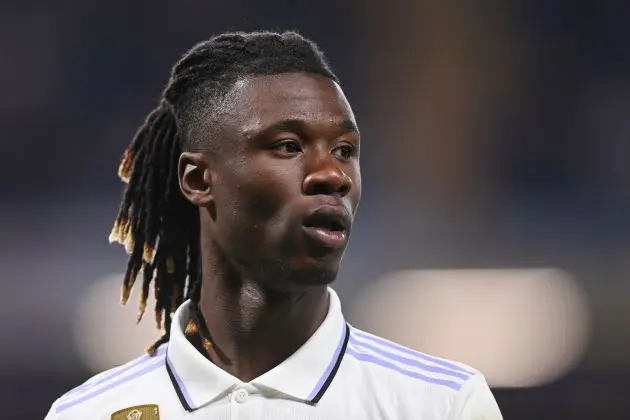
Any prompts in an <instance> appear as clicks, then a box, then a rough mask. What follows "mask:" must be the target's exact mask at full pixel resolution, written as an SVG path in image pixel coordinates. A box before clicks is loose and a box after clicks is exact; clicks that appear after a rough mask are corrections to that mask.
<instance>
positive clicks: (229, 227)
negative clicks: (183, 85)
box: [179, 73, 361, 381]
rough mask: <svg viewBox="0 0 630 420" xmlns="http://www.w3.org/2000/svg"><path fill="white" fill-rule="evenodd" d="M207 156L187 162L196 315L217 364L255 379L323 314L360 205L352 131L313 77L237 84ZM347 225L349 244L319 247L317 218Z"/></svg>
mask: <svg viewBox="0 0 630 420" xmlns="http://www.w3.org/2000/svg"><path fill="white" fill-rule="evenodd" d="M201 131H202V132H203V133H207V134H206V136H207V137H208V138H207V139H204V140H205V141H207V144H211V145H212V147H208V148H206V150H204V151H203V152H195V153H193V152H186V153H183V154H182V156H181V158H180V162H179V181H180V187H181V190H182V193H183V194H184V196H185V197H186V198H187V199H188V200H189V201H190V202H192V203H193V204H195V205H196V206H197V207H198V208H199V211H200V222H201V223H200V229H201V232H200V238H201V239H200V241H201V257H202V289H201V299H200V307H201V311H202V315H203V317H204V320H205V321H206V324H207V326H208V329H209V331H210V332H211V334H212V338H213V344H214V353H213V354H211V358H212V360H213V362H214V363H216V364H217V365H218V366H219V367H221V368H223V369H224V370H225V371H227V372H228V373H230V374H232V375H233V376H235V377H237V378H239V379H241V380H243V381H249V380H252V379H254V378H256V377H258V376H260V375H261V374H263V373H264V372H266V371H268V370H270V369H272V368H273V367H274V366H276V365H278V364H279V363H281V362H282V361H283V360H285V359H286V358H288V357H289V356H290V355H291V354H292V353H294V352H295V351H296V350H297V349H298V348H299V347H300V346H301V345H302V344H304V343H305V342H306V340H307V339H308V338H309V337H310V336H311V335H312V334H313V333H314V332H315V330H316V329H317V328H318V327H319V325H320V324H321V323H322V321H323V320H324V318H325V316H326V313H327V310H328V293H327V285H328V284H329V283H331V282H332V281H333V280H334V279H335V277H336V276H337V271H338V269H339V264H340V262H341V259H342V256H343V253H344V251H345V248H346V246H347V243H348V238H349V236H350V227H351V222H352V219H353V217H354V214H355V213H356V210H357V207H358V204H359V200H360V196H361V175H360V167H359V132H358V129H356V122H355V118H354V115H353V113H352V109H351V108H350V105H349V103H348V101H347V99H346V98H345V96H344V94H343V92H342V90H341V88H340V87H339V86H338V85H337V84H336V83H335V82H333V81H331V80H329V79H327V78H325V77H322V76H318V75H312V74H308V73H285V74H280V75H273V76H250V77H247V78H244V79H241V80H239V81H237V82H236V83H235V85H234V86H233V88H232V89H231V90H230V92H229V93H228V94H227V96H226V98H225V101H223V103H222V105H221V107H220V112H219V118H218V119H217V118H214V119H213V121H212V127H206V128H205V129H204V130H201ZM322 208H323V209H326V210H330V211H335V212H337V213H340V214H344V215H345V217H346V220H347V221H348V223H349V226H348V229H347V231H346V237H345V241H342V243H337V244H336V245H334V246H332V245H331V244H326V243H322V242H318V241H314V240H313V238H312V237H310V236H309V235H308V234H307V233H306V230H305V229H304V223H305V219H306V218H307V217H308V216H309V215H310V214H312V212H313V211H314V210H317V209H322Z"/></svg>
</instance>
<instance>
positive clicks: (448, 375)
mask: <svg viewBox="0 0 630 420" xmlns="http://www.w3.org/2000/svg"><path fill="white" fill-rule="evenodd" d="M346 354H347V355H348V356H350V357H351V358H353V359H355V360H357V361H359V362H361V363H362V364H364V365H365V366H366V367H368V368H369V367H374V368H378V370H377V371H379V372H383V373H385V372H388V374H390V373H391V374H392V375H397V376H399V377H400V378H401V380H402V378H409V379H412V380H414V381H413V382H417V383H422V384H428V385H433V386H436V387H440V388H444V389H447V390H451V391H455V392H457V391H460V390H462V388H463V387H464V386H465V384H466V383H467V382H469V381H470V380H471V379H473V378H475V377H482V376H483V375H481V373H480V372H479V371H478V370H476V369H474V368H472V367H470V366H468V365H466V364H464V363H460V362H456V361H453V360H448V359H444V358H441V357H436V356H432V355H429V354H426V353H422V352H419V351H416V350H412V349H410V348H408V347H405V346H403V345H401V344H398V343H395V342H393V341H390V340H387V339H385V338H382V337H379V336H376V335H374V334H370V333H368V332H365V331H362V330H360V329H358V328H354V327H350V337H349V339H348V346H347V350H346ZM423 386H426V385H423Z"/></svg>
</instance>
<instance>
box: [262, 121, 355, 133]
mask: <svg viewBox="0 0 630 420" xmlns="http://www.w3.org/2000/svg"><path fill="white" fill-rule="evenodd" d="M307 126H308V123H306V122H305V121H304V120H301V119H286V120H281V121H278V122H276V123H274V124H271V125H269V126H267V127H265V128H263V129H262V130H260V132H259V134H268V133H273V132H283V131H291V132H302V131H305V129H306V127H307ZM337 127H338V128H339V129H340V131H343V132H344V133H356V134H359V128H358V127H357V125H356V123H355V122H354V121H352V120H343V121H341V122H340V123H339V124H338V125H337Z"/></svg>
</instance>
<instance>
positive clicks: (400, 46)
mask: <svg viewBox="0 0 630 420" xmlns="http://www.w3.org/2000/svg"><path fill="white" fill-rule="evenodd" d="M628 21H630V2H622V1H608V2H601V1H600V2H598V1H579V0H575V1H559V0H556V1H554V0H544V1H543V0H528V1H519V0H509V1H505V0H503V1H499V0H480V1H473V2H461V1H455V0H423V1H418V2H408V1H403V0H390V1H388V2H377V1H374V0H363V1H357V0H319V1H318V2H312V3H308V4H305V3H303V2H297V1H291V0H267V1H265V2H255V1H247V0H232V1H228V2H213V1H193V0H181V1H178V2H174V1H165V0H152V1H151V2H125V1H121V0H112V1H109V2H89V3H79V2H76V1H74V2H72V1H63V0H62V1H57V2H43V1H41V0H39V1H37V0H23V1H15V0H3V1H2V3H1V4H0V34H1V35H0V48H1V49H2V55H3V60H2V66H0V92H1V94H0V177H1V179H3V182H2V183H0V251H1V252H0V266H1V267H2V270H1V271H0V342H2V343H4V344H3V345H2V346H1V347H0V371H1V372H2V378H3V380H2V382H1V383H0V403H1V406H2V417H3V418H5V419H15V420H22V419H38V418H39V419H43V417H44V415H45V414H46V412H47V410H48V408H49V407H50V404H51V403H52V402H53V400H54V399H55V398H57V397H58V396H60V395H61V394H62V393H64V392H65V391H67V390H68V389H70V388H72V387H74V386H76V385H77V384H79V383H81V382H82V381H84V380H85V379H86V378H88V377H89V376H91V375H92V374H93V373H94V372H96V371H100V370H102V369H106V368H109V367H112V366H113V365H116V364H118V363H121V362H123V361H125V360H127V359H129V358H131V357H135V356H136V355H138V354H140V353H141V352H142V349H143V348H144V347H145V346H146V345H147V344H149V343H151V342H152V340H153V339H154V338H155V337H157V336H158V332H157V331H155V329H154V325H153V323H152V322H151V317H147V318H146V320H145V321H144V322H143V323H142V324H141V325H140V326H135V324H134V322H133V319H134V316H135V314H136V307H135V300H133V302H134V303H133V304H131V305H130V306H129V307H127V308H121V307H120V306H119V305H118V298H119V285H120V282H121V278H122V272H123V271H124V267H125V262H126V255H125V253H124V251H123V250H122V248H121V247H118V246H110V245H109V244H108V242H107V237H108V234H109V231H110V229H111V226H112V222H113V219H114V216H115V214H116V211H117V208H118V203H119V198H120V193H121V191H122V184H121V183H120V182H119V180H118V177H117V175H116V171H117V167H118V162H119V157H120V155H121V152H122V150H123V149H124V147H125V146H126V144H127V143H128V141H129V139H130V138H131V137H132V136H133V134H134V131H135V129H136V127H137V126H138V125H139V124H140V123H141V122H142V120H143V119H144V117H145V115H146V114H147V113H148V112H149V111H150V110H151V109H152V108H153V106H154V105H155V103H156V101H157V100H158V98H159V95H160V92H161V90H162V88H163V86H164V85H165V83H166V80H167V78H168V75H169V71H170V67H171V66H172V64H173V63H174V62H175V61H176V60H177V59H178V57H179V56H180V55H181V54H182V53H183V52H184V51H185V50H186V49H187V48H189V47H190V46H192V45H193V44H194V43H196V42H197V41H200V40H203V39H206V38H208V37H210V36H211V35H213V34H216V33H220V32H222V31H225V30H252V29H261V28H262V29H297V30H299V31H300V32H302V33H303V34H304V35H306V36H308V37H310V38H312V39H314V40H315V41H316V42H318V43H319V44H320V46H321V47H322V48H323V49H324V51H325V52H326V53H327V54H328V57H329V59H330V61H331V62H332V64H333V68H334V69H335V70H336V71H337V73H338V75H339V76H340V77H341V80H342V81H343V83H344V89H345V92H346V94H347V96H348V97H349V99H350V101H351V103H352V104H353V107H354V109H355V113H356V115H357V118H358V121H359V125H360V127H361V129H362V138H363V145H362V169H363V178H364V196H363V202H362V206H361V208H360V211H359V216H358V219H357V223H356V227H355V230H354V233H353V238H352V241H351V245H350V249H349V251H348V252H347V254H346V257H345V262H344V266H343V270H342V272H341V274H340V278H339V281H338V283H337V284H336V289H337V290H338V292H339V294H340V295H341V297H342V300H343V302H344V306H345V310H346V314H347V317H348V319H349V321H350V322H351V323H354V324H355V325H356V326H358V327H362V328H366V329H369V330H371V331H373V332H375V333H378V334H381V335H384V336H386V337H388V338H391V339H394V340H398V341H400V342H402V343H404V344H407V345H409V346H412V347H414V348H416V349H418V350H421V351H424V352H428V353H433V354H437V355H440V356H443V357H448V358H455V359H457V360H461V361H463V362H467V363H470V364H472V365H473V366H475V367H477V368H478V369H480V370H481V371H483V372H484V373H485V374H486V376H487V378H488V381H489V382H490V384H491V385H492V386H493V390H494V393H495V396H496V398H497V400H498V402H499V405H500V406H501V408H502V411H503V413H504V417H505V418H506V419H509V420H512V419H514V420H518V419H532V418H534V419H543V420H544V419H565V418H571V419H574V420H586V419H598V420H602V419H630V399H629V398H628V397H627V389H628V386H629V385H630V304H629V303H628V297H629V296H630V187H629V186H630V166H626V163H627V162H628V160H629V158H630V118H629V110H630V76H629V75H630V54H629V53H628V45H630V29H628V28H627V22H628ZM18 401H19V403H18Z"/></svg>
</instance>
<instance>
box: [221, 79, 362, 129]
mask: <svg viewBox="0 0 630 420" xmlns="http://www.w3.org/2000/svg"><path fill="white" fill-rule="evenodd" d="M225 99H226V100H225V102H224V106H223V107H222V108H223V116H224V118H223V122H224V124H226V125H228V126H230V128H232V129H235V130H237V131H239V132H241V133H242V134H244V135H248V134H253V133H255V132H257V131H259V130H260V129H263V128H264V127H267V126H269V125H272V124H274V123H276V122H278V121H282V120H302V121H304V122H305V123H307V124H310V125H312V126H313V127H317V126H321V127H323V128H325V127H326V126H331V125H334V126H338V125H339V124H340V123H341V122H343V121H346V120H350V121H352V122H355V119H354V115H353V113H352V109H351V107H350V104H349V103H348V101H347V99H346V97H345V95H344V94H343V91H342V90H341V88H340V87H339V85H337V83H335V82H334V81H332V80H330V79H328V78H326V77H323V76H318V75H313V74H308V73H286V74H279V75H270V76H250V77H246V78H244V79H241V80H239V81H237V82H236V83H235V84H234V86H233V88H232V89H231V90H230V92H228V94H227V95H226V98H225Z"/></svg>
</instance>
